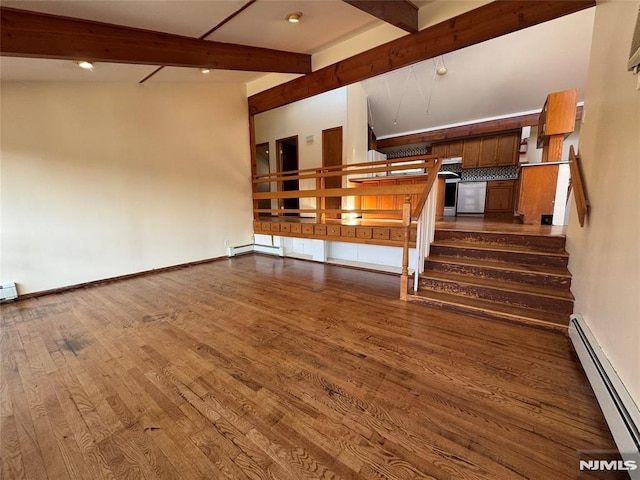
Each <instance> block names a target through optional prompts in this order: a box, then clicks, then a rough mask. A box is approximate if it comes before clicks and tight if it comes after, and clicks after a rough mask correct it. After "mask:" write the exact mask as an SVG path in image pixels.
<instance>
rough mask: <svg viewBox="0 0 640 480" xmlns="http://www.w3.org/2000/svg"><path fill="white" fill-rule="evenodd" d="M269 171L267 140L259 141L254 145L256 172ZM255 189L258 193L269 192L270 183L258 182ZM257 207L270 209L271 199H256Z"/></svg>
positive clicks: (259, 173)
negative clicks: (264, 141)
mask: <svg viewBox="0 0 640 480" xmlns="http://www.w3.org/2000/svg"><path fill="white" fill-rule="evenodd" d="M269 173H271V167H270V166H269V142H266V143H260V144H258V145H256V174H257V175H268V174H269ZM256 189H257V191H258V192H260V193H264V192H270V191H271V183H269V182H264V183H258V184H257V186H256ZM258 208H259V209H261V210H269V209H271V208H272V207H271V200H269V199H268V198H267V199H262V200H258Z"/></svg>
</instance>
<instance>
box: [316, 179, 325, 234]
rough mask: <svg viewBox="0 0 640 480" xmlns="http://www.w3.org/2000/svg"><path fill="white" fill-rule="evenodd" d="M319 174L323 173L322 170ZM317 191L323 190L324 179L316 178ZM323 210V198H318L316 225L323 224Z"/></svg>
mask: <svg viewBox="0 0 640 480" xmlns="http://www.w3.org/2000/svg"><path fill="white" fill-rule="evenodd" d="M317 173H322V170H318V171H317ZM316 190H322V177H317V178H316ZM322 208H323V205H322V197H316V223H322Z"/></svg>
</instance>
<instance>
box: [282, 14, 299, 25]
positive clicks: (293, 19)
mask: <svg viewBox="0 0 640 480" xmlns="http://www.w3.org/2000/svg"><path fill="white" fill-rule="evenodd" d="M300 17H302V12H293V13H290V14H289V15H287V16H286V17H284V19H285V20H286V21H287V22H291V23H298V22H299V21H300Z"/></svg>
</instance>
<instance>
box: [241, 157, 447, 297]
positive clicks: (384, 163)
mask: <svg viewBox="0 0 640 480" xmlns="http://www.w3.org/2000/svg"><path fill="white" fill-rule="evenodd" d="M440 165H441V161H440V158H439V157H437V156H433V155H417V156H412V157H403V158H395V159H388V160H381V161H376V162H366V163H353V164H344V165H335V166H330V167H318V168H307V169H301V170H292V171H286V172H276V173H267V174H261V175H254V176H253V180H252V181H253V185H254V193H253V200H254V206H255V207H256V208H254V210H253V212H254V218H255V220H256V221H255V222H254V230H255V231H256V232H257V233H271V234H274V233H276V232H277V234H280V235H285V236H302V237H308V238H318V239H325V240H337V241H347V242H357V243H374V244H382V245H397V246H401V247H402V248H403V252H402V273H401V277H400V278H401V280H400V297H401V298H402V299H404V300H406V298H407V293H408V288H409V286H408V285H409V282H408V278H409V268H408V265H409V248H410V246H411V245H412V242H415V231H416V221H417V219H418V218H419V217H420V214H421V212H422V209H423V208H424V205H425V202H426V201H427V198H428V196H429V193H430V192H431V189H432V187H433V185H434V184H435V180H436V178H437V175H438V171H439V170H440ZM416 169H418V170H421V171H422V172H427V173H426V175H425V177H426V180H425V181H424V183H416V184H401V185H379V186H361V185H360V186H355V187H353V186H351V187H343V188H325V187H324V179H326V178H329V177H346V178H347V180H348V179H349V177H350V178H354V177H358V176H360V177H367V176H369V175H370V174H375V176H372V177H371V178H372V179H379V178H381V177H382V178H385V175H386V176H387V177H388V178H391V175H392V174H395V175H393V178H399V177H400V176H401V174H402V173H410V172H411V171H415V170H416ZM360 179H362V178H360ZM285 180H298V181H300V180H314V181H315V188H312V189H302V190H295V191H281V190H276V191H271V192H258V191H257V188H256V186H257V185H258V184H261V183H272V184H274V185H277V186H279V185H281V182H284V181H285ZM364 196H378V197H382V196H401V197H403V199H404V201H403V203H402V207H401V209H387V208H382V209H380V208H378V209H371V208H362V206H361V205H358V203H360V202H355V204H352V205H349V206H348V207H347V208H339V209H336V208H325V205H324V204H325V199H326V198H328V197H341V198H342V205H343V207H344V205H345V203H346V202H345V199H346V198H349V197H352V198H354V199H361V198H362V197H364ZM412 196H414V197H415V198H417V200H416V201H415V205H412V201H411V198H412ZM290 198H298V199H304V198H307V199H308V198H313V199H315V207H314V208H296V209H286V208H257V204H258V202H257V201H258V200H281V199H290ZM292 214H294V215H301V214H306V216H308V217H309V218H304V219H302V220H308V221H310V222H312V223H304V222H303V223H301V225H300V227H299V228H296V227H294V226H293V225H292V224H291V223H290V222H283V221H282V220H281V219H280V218H278V217H281V216H283V215H292ZM327 214H329V215H336V214H338V215H340V214H350V215H352V216H353V217H354V218H356V217H359V216H362V214H376V215H377V217H378V218H377V221H380V220H383V221H387V220H388V221H389V222H394V221H395V222H396V225H397V226H394V224H393V223H389V224H385V226H384V227H380V226H379V225H378V227H377V228H376V227H369V228H371V230H372V231H371V232H368V231H365V228H367V227H363V226H358V227H357V228H356V227H353V226H347V225H342V222H341V221H340V220H333V219H332V220H330V221H326V220H325V218H326V215H327ZM261 215H262V216H261ZM398 218H401V221H400V222H398ZM350 220H353V218H351V219H350ZM269 222H271V223H269ZM325 223H326V224H327V225H325ZM336 223H337V224H336ZM341 225H342V226H341ZM345 227H346V228H345ZM352 229H353V230H352ZM374 230H376V232H375V233H377V235H376V234H375V233H374V232H373V231H374ZM396 230H398V232H397V233H395V231H396ZM400 231H401V232H402V233H401V234H400ZM399 237H400V238H399Z"/></svg>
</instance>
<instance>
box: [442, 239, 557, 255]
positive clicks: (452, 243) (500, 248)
mask: <svg viewBox="0 0 640 480" xmlns="http://www.w3.org/2000/svg"><path fill="white" fill-rule="evenodd" d="M431 245H432V246H440V247H451V248H457V249H460V250H465V249H466V250H483V251H496V252H509V253H527V254H532V255H540V256H550V257H564V258H566V257H568V256H569V254H568V253H567V252H566V251H565V250H536V249H535V248H531V247H526V246H521V245H504V244H489V243H474V242H462V241H459V240H434V241H433V242H432V243H431Z"/></svg>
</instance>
